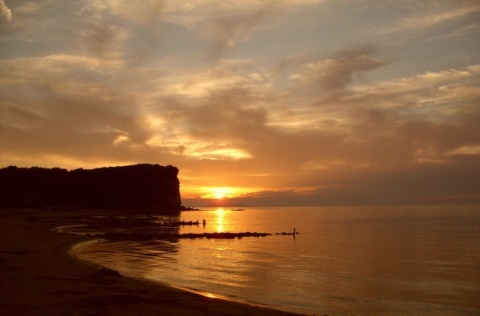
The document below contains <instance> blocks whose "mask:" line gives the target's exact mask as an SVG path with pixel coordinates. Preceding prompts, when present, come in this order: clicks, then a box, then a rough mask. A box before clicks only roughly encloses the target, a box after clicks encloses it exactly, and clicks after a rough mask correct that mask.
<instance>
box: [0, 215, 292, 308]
mask: <svg viewBox="0 0 480 316" xmlns="http://www.w3.org/2000/svg"><path fill="white" fill-rule="evenodd" d="M31 215H32V214H31V213H29V212H22V211H13V210H12V211H8V210H7V211H5V210H2V211H1V212H0V266H1V270H0V297H1V298H2V299H1V300H0V314H2V315H272V316H273V315H292V313H287V312H283V311H278V310H273V309H268V308H264V307H260V306H253V305H247V304H241V303H237V302H232V301H227V300H221V299H217V298H209V297H206V296H202V295H198V294H195V293H190V292H186V291H182V290H179V289H176V288H172V287H169V286H166V285H160V284H157V283H153V282H148V281H144V280H139V279H133V278H127V277H123V276H118V275H114V274H110V273H105V271H104V270H102V269H101V267H98V266H94V265H91V264H88V263H85V262H82V261H80V260H77V259H75V258H73V257H72V256H71V255H70V254H69V250H70V249H71V247H72V246H74V245H75V244H78V243H80V242H84V241H88V240H92V239H93V238H92V237H88V236H80V235H73V234H61V233H58V232H56V231H53V229H54V228H56V227H59V226H63V225H76V224H81V219H82V217H84V216H86V215H85V213H80V212H78V211H76V212H73V211H48V212H45V211H42V212H37V213H35V214H34V216H31Z"/></svg>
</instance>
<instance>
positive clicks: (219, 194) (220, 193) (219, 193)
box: [211, 188, 231, 200]
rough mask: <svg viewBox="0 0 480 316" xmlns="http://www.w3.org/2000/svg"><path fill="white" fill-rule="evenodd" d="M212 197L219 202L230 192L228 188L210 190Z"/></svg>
mask: <svg viewBox="0 0 480 316" xmlns="http://www.w3.org/2000/svg"><path fill="white" fill-rule="evenodd" d="M211 190H212V196H213V197H214V198H215V199H217V200H221V199H223V198H224V197H225V196H226V195H228V194H229V193H230V192H231V190H230V189H228V188H212V189H211Z"/></svg>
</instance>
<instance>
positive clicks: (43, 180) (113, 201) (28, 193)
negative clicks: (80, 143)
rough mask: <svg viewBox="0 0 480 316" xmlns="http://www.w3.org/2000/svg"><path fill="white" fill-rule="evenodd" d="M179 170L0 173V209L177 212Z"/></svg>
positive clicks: (141, 167)
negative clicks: (54, 208) (46, 208)
mask: <svg viewBox="0 0 480 316" xmlns="http://www.w3.org/2000/svg"><path fill="white" fill-rule="evenodd" d="M177 176H178V169H177V168H176V167H174V166H160V165H157V164H139V165H132V166H124V167H105V168H97V169H91V170H86V169H76V170H72V171H68V170H66V169H60V168H53V169H48V168H39V167H33V168H17V167H14V166H11V167H7V168H3V169H0V208H21V207H34V208H39V207H44V206H46V205H52V206H61V207H86V208H101V209H132V210H133V209H138V210H146V209H155V210H179V209H180V208H181V199H180V183H179V180H178V177H177Z"/></svg>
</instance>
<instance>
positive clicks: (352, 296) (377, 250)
mask: <svg viewBox="0 0 480 316" xmlns="http://www.w3.org/2000/svg"><path fill="white" fill-rule="evenodd" d="M176 219H178V220H185V221H190V220H193V221H196V220H199V221H200V225H199V226H184V227H179V228H178V230H179V232H180V233H192V232H194V233H201V232H246V231H250V232H268V233H273V234H275V233H280V232H292V231H293V229H294V228H296V230H297V232H299V234H298V235H296V236H295V238H293V236H291V235H290V236H282V235H272V236H267V237H259V238H255V237H249V238H242V239H192V240H191V239H179V240H174V241H162V240H151V241H148V242H142V243H139V242H126V241H122V242H97V243H94V244H88V245H87V246H85V247H78V248H77V249H76V250H75V251H76V252H77V255H78V256H79V257H80V258H82V259H84V260H87V261H92V262H94V263H97V264H101V265H104V266H107V267H109V268H112V269H116V270H119V271H120V272H121V273H123V274H125V275H128V276H134V277H140V278H145V279H149V280H153V281H157V282H160V283H167V284H171V285H174V286H178V287H181V288H186V289H190V290H196V291H199V292H202V293H204V294H206V295H209V296H222V297H227V298H231V299H237V300H243V301H248V302H256V303H259V304H265V305H268V306H270V307H274V308H279V309H284V310H288V311H296V312H304V313H310V314H313V313H314V314H348V313H350V314H422V315H423V314H432V315H433V314H435V315H439V314H443V315H452V314H455V315H478V314H480V303H479V302H478V297H480V268H479V267H480V207H479V206H475V207H472V206H448V207H447V206H422V207H420V206H418V207H413V206H408V207H310V208H306V207H299V208H291V207H290V208H247V209H245V210H244V211H229V210H225V209H214V210H210V211H202V212H183V213H182V214H181V215H180V216H179V217H178V218H176ZM203 219H205V220H206V225H205V226H203V225H202V224H201V223H202V220H203Z"/></svg>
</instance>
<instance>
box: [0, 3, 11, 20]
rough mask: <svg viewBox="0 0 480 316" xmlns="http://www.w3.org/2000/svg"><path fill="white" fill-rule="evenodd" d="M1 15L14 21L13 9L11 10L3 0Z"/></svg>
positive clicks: (0, 5)
mask: <svg viewBox="0 0 480 316" xmlns="http://www.w3.org/2000/svg"><path fill="white" fill-rule="evenodd" d="M0 17H3V18H4V19H5V21H7V22H11V21H12V10H10V9H9V8H8V7H7V5H6V4H5V2H4V1H3V0H0Z"/></svg>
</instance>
